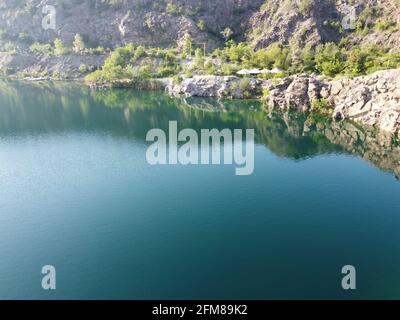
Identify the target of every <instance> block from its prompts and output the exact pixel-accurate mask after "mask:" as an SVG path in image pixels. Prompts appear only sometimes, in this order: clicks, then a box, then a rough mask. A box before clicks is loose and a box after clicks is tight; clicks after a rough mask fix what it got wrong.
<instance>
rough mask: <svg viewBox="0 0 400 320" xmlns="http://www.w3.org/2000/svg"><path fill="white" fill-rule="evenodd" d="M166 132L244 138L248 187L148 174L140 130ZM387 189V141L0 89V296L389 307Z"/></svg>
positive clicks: (119, 98)
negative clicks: (346, 302) (356, 301)
mask: <svg viewBox="0 0 400 320" xmlns="http://www.w3.org/2000/svg"><path fill="white" fill-rule="evenodd" d="M170 120H176V121H178V125H179V127H180V128H181V129H183V128H194V129H196V130H200V129H202V128H210V129H211V128H218V129H223V128H238V129H245V128H254V129H255V135H256V142H257V146H256V150H255V172H254V174H253V175H252V176H247V177H238V176H235V175H234V167H233V166H187V167H185V166H180V165H178V166H156V167H152V166H150V165H148V164H147V162H146V157H145V153H146V148H147V146H148V144H147V143H146V141H145V136H146V133H147V131H148V130H150V129H152V128H163V129H166V128H167V127H168V121H170ZM396 176H397V177H399V176H400V148H399V146H398V143H397V141H395V140H394V139H392V138H391V137H387V136H385V135H382V134H379V133H377V132H375V131H372V130H367V129H363V128H360V127H359V126H357V125H355V124H352V123H340V124H335V123H329V122H328V121H326V120H325V119H316V118H311V117H309V118H307V117H306V116H300V115H297V116H296V115H278V114H267V113H266V112H263V111H262V110H261V106H260V105H259V104H258V103H257V102H251V101H250V102H218V101H216V100H201V99H192V100H188V101H183V100H177V99H172V98H169V97H167V96H166V95H164V94H163V93H143V92H135V91H132V90H111V91H98V92H90V91H89V90H87V89H85V88H82V87H80V86H78V85H72V84H61V83H56V84H54V83H43V84H40V85H39V84H27V83H13V82H0V298H2V299H12V298H19V299H27V298H38V299H58V298H67V299H105V298H111V299H114V298H122V299H148V298H151V299H182V298H185V299H191V298H195V299H199V298H200V299H201V298H208V299H210V298H211V299H220V298H224V299H247V298H255V299H264V298H321V299H322V298H339V299H349V298H400V183H399V182H398V181H397V179H396ZM46 264H50V265H54V266H55V267H56V269H57V290H55V291H52V292H47V291H44V290H42V289H41V279H42V275H41V268H42V266H44V265H46ZM347 264H351V265H354V266H356V268H357V290H356V291H352V292H348V291H344V290H342V289H341V279H342V275H341V268H342V266H344V265H347Z"/></svg>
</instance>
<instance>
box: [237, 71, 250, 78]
mask: <svg viewBox="0 0 400 320" xmlns="http://www.w3.org/2000/svg"><path fill="white" fill-rule="evenodd" d="M237 74H239V75H241V76H245V75H249V74H250V71H249V70H247V69H242V70H240V71H239V72H238V73H237Z"/></svg>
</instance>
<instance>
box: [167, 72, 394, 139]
mask: <svg viewBox="0 0 400 320" xmlns="http://www.w3.org/2000/svg"><path fill="white" fill-rule="evenodd" d="M166 90H167V92H169V93H170V94H172V95H175V96H184V97H192V96H199V97H217V98H238V99H241V98H246V97H253V98H259V97H260V95H262V94H264V95H265V96H267V97H266V106H267V109H269V110H281V111H300V112H309V111H315V112H323V113H325V114H328V115H331V116H332V117H333V118H335V119H336V120H343V119H350V120H354V121H356V122H359V123H362V124H365V125H368V126H371V127H376V128H379V129H381V130H383V131H385V132H389V133H392V134H398V135H399V137H400V70H398V69H396V70H385V71H378V72H376V73H374V74H371V75H369V76H365V77H357V78H354V79H349V78H337V79H330V78H326V77H323V76H315V75H312V76H308V75H296V76H292V77H287V78H284V79H280V80H277V79H272V80H262V79H251V78H250V79H241V78H238V77H216V76H197V77H194V78H192V79H186V80H184V81H183V82H182V83H176V82H175V83H174V82H171V83H170V84H169V85H168V86H167V87H166Z"/></svg>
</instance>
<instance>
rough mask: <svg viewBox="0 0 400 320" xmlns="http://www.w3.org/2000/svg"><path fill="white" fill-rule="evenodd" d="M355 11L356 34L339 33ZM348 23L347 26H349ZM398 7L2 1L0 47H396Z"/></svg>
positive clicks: (384, 2)
mask: <svg viewBox="0 0 400 320" xmlns="http://www.w3.org/2000/svg"><path fill="white" fill-rule="evenodd" d="M350 4H351V6H352V7H351V8H354V13H355V18H356V20H355V21H354V26H353V27H354V28H350V29H346V28H344V27H343V25H342V21H343V19H344V18H345V17H348V16H349V5H350ZM45 5H52V6H54V7H55V8H56V18H57V19H56V28H55V30H51V29H50V30H44V29H43V28H42V19H43V17H44V14H43V13H42V8H43V7H44V6H45ZM350 22H351V21H350ZM398 24H400V7H399V2H398V1H397V0H354V1H343V0H332V1H331V0H329V1H327V0H216V1H215V0H20V1H16V0H2V1H0V31H1V32H0V44H1V43H4V42H8V41H13V42H18V43H19V44H20V45H23V44H24V42H30V41H38V42H42V43H50V42H53V41H54V39H55V38H56V37H59V38H61V40H62V41H64V42H65V43H67V44H68V43H71V42H72V40H73V37H74V36H75V34H77V33H79V34H81V35H82V36H83V37H84V39H85V41H86V42H87V43H88V44H90V45H91V46H97V45H101V46H105V47H115V46H118V45H122V44H124V43H127V42H133V43H135V44H138V45H152V46H161V47H168V46H175V45H176V44H177V42H179V41H180V39H181V38H182V36H183V35H184V34H185V33H189V34H191V35H192V37H193V38H194V41H195V42H196V43H206V44H207V48H208V49H209V50H212V49H213V48H215V47H216V46H220V45H222V44H223V43H224V41H225V39H224V37H223V35H222V34H221V32H222V31H223V30H225V29H226V28H229V29H230V30H232V38H233V39H235V40H237V41H242V40H247V41H249V42H250V43H251V44H252V45H253V47H255V48H260V47H268V46H269V45H270V44H272V43H274V42H280V43H282V44H285V45H288V44H291V45H294V46H299V47H303V46H305V45H307V44H310V45H316V44H318V43H321V42H328V41H334V42H339V41H340V40H341V39H343V38H346V39H348V41H349V43H352V44H360V43H363V44H365V43H367V44H371V43H377V44H384V45H392V46H397V47H398V46H399V44H400V40H399V39H400V31H399V28H398Z"/></svg>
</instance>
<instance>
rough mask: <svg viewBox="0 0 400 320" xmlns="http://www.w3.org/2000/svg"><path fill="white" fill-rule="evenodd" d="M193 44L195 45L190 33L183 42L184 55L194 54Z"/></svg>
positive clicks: (184, 37)
mask: <svg viewBox="0 0 400 320" xmlns="http://www.w3.org/2000/svg"><path fill="white" fill-rule="evenodd" d="M192 44H193V39H192V37H191V36H190V34H189V33H186V34H185V35H184V36H183V41H182V53H183V54H185V55H189V56H190V55H191V54H192V52H191V51H192Z"/></svg>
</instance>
